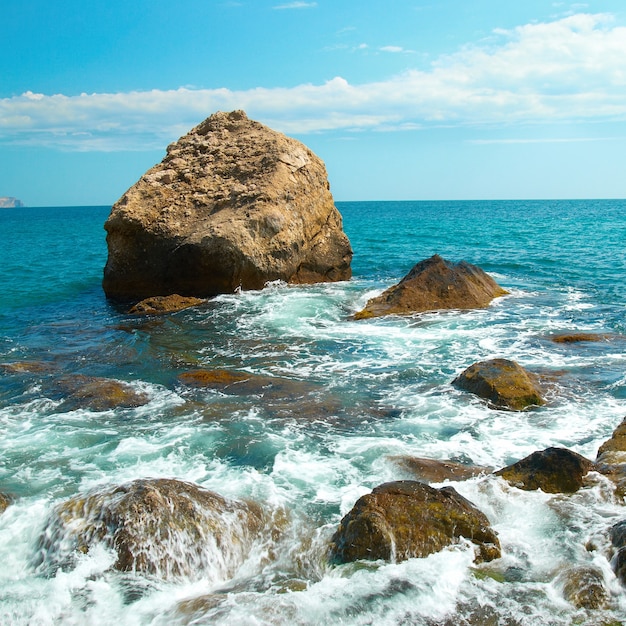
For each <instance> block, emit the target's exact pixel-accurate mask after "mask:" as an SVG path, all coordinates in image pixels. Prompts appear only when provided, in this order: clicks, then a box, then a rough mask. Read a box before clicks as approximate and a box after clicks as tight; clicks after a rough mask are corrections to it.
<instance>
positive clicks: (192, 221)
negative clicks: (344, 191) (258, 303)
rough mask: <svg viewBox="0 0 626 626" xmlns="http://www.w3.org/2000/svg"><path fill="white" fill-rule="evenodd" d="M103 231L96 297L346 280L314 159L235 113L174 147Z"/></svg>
mask: <svg viewBox="0 0 626 626" xmlns="http://www.w3.org/2000/svg"><path fill="white" fill-rule="evenodd" d="M105 229H106V231H107V233H108V234H107V246H108V260H107V263H106V266H105V269H104V279H103V288H104V291H105V293H106V295H107V297H109V298H112V299H116V300H121V301H138V300H141V299H143V298H147V297H152V296H167V295H170V294H174V293H176V294H180V295H182V296H196V297H201V298H203V297H209V296H214V295H217V294H220V293H232V292H234V291H236V290H237V289H240V288H241V289H246V290H247V289H262V288H263V287H264V286H265V284H266V283H267V282H268V281H275V280H283V281H285V282H288V283H296V284H302V283H315V282H331V281H339V280H347V279H348V278H350V276H351V269H350V263H351V260H352V248H351V247H350V242H349V241H348V238H347V236H346V235H345V233H344V232H343V227H342V218H341V215H340V214H339V211H338V210H337V208H336V207H335V204H334V201H333V197H332V194H331V192H330V186H329V183H328V177H327V173H326V168H325V166H324V164H323V162H322V161H321V160H320V159H319V158H318V157H317V156H316V155H315V154H313V152H311V150H309V149H308V148H307V147H306V146H305V145H304V144H302V143H300V142H299V141H297V140H295V139H292V138H290V137H287V136H285V135H283V134H282V133H279V132H276V131H274V130H271V129H270V128H267V127H266V126H263V125H262V124H260V123H258V122H255V121H253V120H250V119H248V117H247V116H246V114H245V113H244V112H243V111H232V112H230V113H223V112H218V113H215V114H214V115H211V116H210V117H209V118H207V119H206V120H205V121H204V122H202V123H201V124H199V125H198V126H196V127H195V128H193V129H192V130H191V131H190V132H189V133H187V134H186V135H185V136H183V137H181V138H180V139H179V140H178V141H176V142H175V143H173V144H171V145H170V146H169V147H168V149H167V155H166V157H165V158H164V159H163V161H162V162H161V163H159V164H157V165H155V166H154V167H153V168H152V169H150V170H149V171H148V172H146V173H145V174H144V175H143V176H142V177H141V179H140V180H139V181H138V182H137V183H135V185H133V186H132V187H131V188H130V189H129V190H128V191H127V192H126V193H125V194H124V195H123V197H122V198H120V199H119V200H118V201H117V202H116V203H115V204H114V205H113V208H112V210H111V214H110V215H109V218H108V220H107V222H106V224H105Z"/></svg>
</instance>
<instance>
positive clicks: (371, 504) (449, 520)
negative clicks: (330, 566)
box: [331, 480, 500, 563]
mask: <svg viewBox="0 0 626 626" xmlns="http://www.w3.org/2000/svg"><path fill="white" fill-rule="evenodd" d="M460 537H465V538H466V539H468V540H470V541H472V542H473V543H474V544H476V547H477V552H478V555H477V559H478V560H480V561H491V560H493V559H495V558H498V557H500V542H499V541H498V537H497V535H496V533H495V532H494V530H493V529H492V528H491V527H490V525H489V520H488V519H487V517H486V516H485V515H484V514H483V513H481V512H480V511H479V510H478V509H477V508H476V507H475V506H474V505H473V504H472V503H471V502H470V501H469V500H466V499H465V498H464V497H463V496H461V495H460V494H458V493H457V492H456V490H455V489H453V488H452V487H443V488H442V489H433V488H432V487H429V486H428V485H426V484H424V483H421V482H418V481H409V480H406V481H405V480H403V481H397V482H391V483H385V484H383V485H380V486H378V487H376V488H375V489H374V490H373V491H372V493H370V494H367V495H364V496H362V497H361V498H359V499H358V500H357V502H356V504H355V505H354V507H353V508H352V510H351V511H350V512H349V513H348V514H347V515H346V516H345V517H344V518H343V519H342V520H341V524H340V526H339V529H338V530H337V532H336V533H335V534H334V536H333V538H332V540H331V559H332V560H333V561H335V562H339V563H348V562H352V561H356V560H359V559H369V560H377V559H384V560H386V561H396V562H397V561H403V560H406V559H408V558H411V557H424V556H428V555H429V554H432V553H434V552H438V551H439V550H441V549H443V548H445V547H446V546H449V545H452V544H454V543H457V542H458V541H459V538H460Z"/></svg>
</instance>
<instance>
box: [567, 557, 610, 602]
mask: <svg viewBox="0 0 626 626" xmlns="http://www.w3.org/2000/svg"><path fill="white" fill-rule="evenodd" d="M557 584H559V585H560V586H561V588H562V589H563V597H564V598H565V599H566V600H567V601H568V602H570V603H571V604H573V605H574V606H575V607H576V608H577V609H602V608H604V607H605V606H606V605H607V604H608V602H609V591H608V589H607V587H606V583H605V581H604V575H603V573H602V570H601V569H600V568H598V567H594V566H592V565H579V566H576V567H571V568H569V569H567V570H565V571H564V572H561V574H559V576H558V577H557Z"/></svg>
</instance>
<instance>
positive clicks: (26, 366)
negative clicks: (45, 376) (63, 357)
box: [0, 361, 52, 374]
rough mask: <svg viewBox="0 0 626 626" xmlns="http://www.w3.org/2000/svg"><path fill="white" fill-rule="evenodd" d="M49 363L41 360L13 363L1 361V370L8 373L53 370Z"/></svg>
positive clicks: (36, 372)
mask: <svg viewBox="0 0 626 626" xmlns="http://www.w3.org/2000/svg"><path fill="white" fill-rule="evenodd" d="M51 369H52V366H51V365H50V364H49V363H43V362H41V361H15V362H13V363H0V370H2V371H4V372H6V373H7V374H42V373H46V372H49V371H51Z"/></svg>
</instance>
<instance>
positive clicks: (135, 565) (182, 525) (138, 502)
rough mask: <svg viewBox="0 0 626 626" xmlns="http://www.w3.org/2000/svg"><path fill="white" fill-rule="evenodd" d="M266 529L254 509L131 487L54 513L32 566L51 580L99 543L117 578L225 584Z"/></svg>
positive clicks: (173, 484)
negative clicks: (122, 574)
mask: <svg viewBox="0 0 626 626" xmlns="http://www.w3.org/2000/svg"><path fill="white" fill-rule="evenodd" d="M263 524H264V520H263V515H262V514H261V511H260V509H259V508H258V507H257V506H256V505H253V504H251V503H245V502H239V501H232V500H227V499H225V498H223V497H221V496H219V495H218V494H215V493H213V492H210V491H206V490H204V489H202V488H200V487H198V486H196V485H193V484H191V483H186V482H182V481H178V480H171V479H151V480H135V481H132V482H130V483H127V484H124V485H121V486H119V487H110V488H108V489H103V490H98V491H94V492H91V493H89V494H87V495H85V496H76V497H74V498H71V499H70V500H67V501H66V502H64V503H62V504H60V505H59V506H57V507H56V508H55V509H54V511H53V512H52V515H51V516H50V518H49V519H48V522H47V525H46V528H45V530H44V532H43V533H42V535H41V538H40V541H39V546H38V549H39V550H38V555H37V559H36V565H37V566H38V567H39V568H40V569H41V570H42V571H43V572H44V573H47V574H53V573H54V572H55V571H56V570H57V569H58V568H59V567H71V566H72V564H73V562H74V560H75V558H76V555H77V554H78V553H81V552H82V553H87V552H89V550H91V549H93V547H94V546H95V545H96V544H98V543H102V544H104V545H105V546H107V547H109V548H113V549H114V550H115V552H116V554H117V561H116V562H115V565H114V567H115V568H116V569H118V570H121V571H138V572H144V573H148V574H152V575H155V576H158V577H160V578H164V579H171V578H179V577H187V578H208V579H209V580H213V581H215V580H225V579H227V578H229V577H231V576H232V575H233V573H234V571H235V570H236V569H237V567H239V566H240V565H241V564H242V563H243V561H244V560H245V558H246V556H247V554H248V552H249V550H250V548H251V546H252V544H253V542H254V540H255V539H257V537H258V535H259V532H260V531H261V529H262V527H263Z"/></svg>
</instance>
